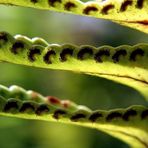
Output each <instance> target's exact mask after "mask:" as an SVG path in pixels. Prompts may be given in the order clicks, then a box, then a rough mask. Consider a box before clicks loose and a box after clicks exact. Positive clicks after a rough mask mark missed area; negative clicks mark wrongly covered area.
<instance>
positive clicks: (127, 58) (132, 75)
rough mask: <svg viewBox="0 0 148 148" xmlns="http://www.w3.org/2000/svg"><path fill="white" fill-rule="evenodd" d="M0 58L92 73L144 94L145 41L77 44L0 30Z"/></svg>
mask: <svg viewBox="0 0 148 148" xmlns="http://www.w3.org/2000/svg"><path fill="white" fill-rule="evenodd" d="M0 61H6V62H10V63H15V64H21V65H27V66H34V67H41V68H50V69H58V70H69V71H74V72H81V73H86V74H90V75H96V76H100V77H104V78H107V79H110V80H114V81H116V82H119V83H122V84H126V85H128V86H131V87H133V88H135V89H137V90H139V91H140V92H141V93H142V94H143V95H145V96H146V97H147V98H148V65H147V62H148V44H144V43H141V44H137V45H134V46H129V45H122V46H119V47H111V46H101V47H98V48H96V47H92V46H89V45H83V46H80V47H78V46H76V45H70V44H64V45H57V44H48V43H47V42H46V41H44V40H43V39H40V38H34V39H29V38H27V37H25V36H21V35H17V36H15V37H13V36H12V35H10V34H9V33H6V32H1V33H0Z"/></svg>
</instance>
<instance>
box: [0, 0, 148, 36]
mask: <svg viewBox="0 0 148 148" xmlns="http://www.w3.org/2000/svg"><path fill="white" fill-rule="evenodd" d="M0 4H5V5H17V6H23V7H32V8H37V9H44V10H52V11H58V12H64V13H72V14H77V15H85V16H90V17H95V18H102V19H108V20H112V21H114V22H117V23H119V24H121V25H125V26H129V27H132V28H136V29H139V30H141V31H143V32H145V33H148V13H147V10H148V1H147V0H105V1H97V0H96V1H89V2H82V1H80V0H0Z"/></svg>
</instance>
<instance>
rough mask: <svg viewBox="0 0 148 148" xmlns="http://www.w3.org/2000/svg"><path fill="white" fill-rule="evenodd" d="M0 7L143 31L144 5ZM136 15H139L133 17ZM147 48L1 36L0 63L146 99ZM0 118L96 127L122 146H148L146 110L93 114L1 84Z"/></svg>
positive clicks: (22, 2) (58, 1)
mask: <svg viewBox="0 0 148 148" xmlns="http://www.w3.org/2000/svg"><path fill="white" fill-rule="evenodd" d="M0 4H5V5H17V6H25V7H32V8H37V9H44V10H52V11H58V12H66V13H73V14H78V15H85V16H91V17H96V18H103V19H108V20H111V21H113V22H117V23H119V24H123V25H125V26H129V27H132V28H136V29H139V30H141V31H143V32H145V33H148V27H147V25H148V20H147V18H148V14H147V9H148V1H146V0H121V1H119V0H106V1H91V2H85V3H84V2H81V1H79V0H54V1H53V0H45V1H42V0H13V1H10V0H0ZM135 14H139V15H135ZM147 49H148V44H146V43H140V44H137V45H134V46H129V45H121V46H119V47H111V46H106V45H105V46H101V47H98V48H96V47H93V46H90V45H83V46H76V45H71V44H64V45H59V44H49V43H48V42H47V41H45V40H43V39H42V38H33V39H30V38H28V37H26V36H22V35H16V36H14V37H13V36H12V35H11V34H9V33H7V32H0V61H1V62H10V63H14V64H21V65H27V66H33V67H40V68H50V69H58V70H68V71H74V72H79V73H85V74H90V75H95V76H99V77H104V78H107V79H110V80H113V81H116V82H119V83H122V84H126V85H128V86H130V87H133V88H135V89H137V90H139V91H140V92H141V93H142V94H143V95H144V96H145V97H146V99H148V65H147V62H148V50H147ZM0 115H2V116H10V117H19V118H25V119H37V120H45V121H52V122H57V121H58V122H62V123H67V124H74V125H80V126H86V127H90V128H96V129H98V130H101V131H103V132H105V133H108V134H110V135H112V136H114V137H116V138H119V139H121V140H123V141H125V142H127V143H128V144H129V145H131V146H132V147H138V148H146V147H148V141H147V139H148V126H147V123H148V108H147V107H145V106H140V105H134V106H131V107H129V108H126V109H114V110H109V111H105V110H97V111H92V110H91V109H89V108H87V107H85V106H81V105H77V104H75V103H74V102H71V101H69V100H63V101H60V100H59V99H58V98H55V97H51V96H48V97H44V96H42V95H41V94H39V93H37V92H34V91H26V90H25V89H23V88H20V87H18V86H11V87H9V88H7V87H5V86H2V85H1V86H0Z"/></svg>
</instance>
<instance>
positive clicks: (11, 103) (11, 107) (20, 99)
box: [0, 85, 148, 148]
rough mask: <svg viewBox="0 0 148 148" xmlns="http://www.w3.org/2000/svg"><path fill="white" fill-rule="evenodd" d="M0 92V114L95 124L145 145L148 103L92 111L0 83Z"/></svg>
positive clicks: (118, 136)
mask: <svg viewBox="0 0 148 148" xmlns="http://www.w3.org/2000/svg"><path fill="white" fill-rule="evenodd" d="M0 95H1V97H0V105H1V106H0V115H3V116H10V117H19V118H25V119H37V120H46V121H53V122H57V121H58V122H62V123H67V124H76V125H80V126H86V127H91V128H96V129H99V130H101V131H103V132H106V133H108V134H110V135H112V136H114V137H117V138H119V139H121V140H123V141H126V142H127V143H129V144H130V145H131V146H133V147H139V148H145V147H147V146H148V141H147V139H148V126H147V122H148V108H147V107H144V106H138V105H137V106H131V107H129V108H126V109H116V110H110V111H105V110H96V111H91V110H90V109H89V108H87V107H85V106H81V105H77V104H75V103H73V102H71V101H68V100H63V101H60V100H59V99H58V98H55V97H51V96H48V97H44V96H42V95H41V94H39V93H37V92H34V91H31V90H29V91H26V90H24V89H23V88H20V87H18V86H11V87H9V88H7V87H5V86H2V85H1V86H0Z"/></svg>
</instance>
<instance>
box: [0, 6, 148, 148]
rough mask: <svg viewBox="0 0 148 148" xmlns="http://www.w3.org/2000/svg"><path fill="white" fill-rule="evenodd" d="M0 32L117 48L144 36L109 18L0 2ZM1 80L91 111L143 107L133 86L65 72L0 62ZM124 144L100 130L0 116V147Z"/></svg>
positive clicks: (81, 147)
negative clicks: (22, 6) (139, 105)
mask: <svg viewBox="0 0 148 148" xmlns="http://www.w3.org/2000/svg"><path fill="white" fill-rule="evenodd" d="M0 30H1V31H8V32H10V33H11V34H13V35H15V34H23V35H26V36H28V37H30V38H32V37H36V36H39V37H43V38H44V39H46V40H47V41H48V42H49V43H59V44H62V43H73V44H77V45H82V44H90V45H94V46H101V45H104V44H108V45H112V46H118V45H121V44H130V45H133V44H136V43H138V42H147V43H148V36H147V35H146V34H144V33H141V32H139V31H136V30H132V29H129V28H126V27H122V26H119V25H117V24H114V23H111V22H109V21H105V20H100V19H95V18H88V17H81V16H75V15H69V14H60V13H55V12H50V11H42V10H36V9H30V8H19V7H14V6H13V7H12V6H8V7H5V6H0ZM0 71H1V75H0V84H3V85H6V86H10V85H12V84H16V85H19V86H22V87H24V88H25V89H32V90H35V91H38V92H40V93H42V94H44V95H53V96H57V97H60V98H61V99H70V100H73V101H75V102H76V103H78V104H84V105H87V106H88V107H90V108H92V109H112V108H117V107H128V106H129V105H132V104H143V105H147V103H146V102H145V100H144V98H143V97H142V96H141V95H140V94H139V93H138V92H136V91H135V90H133V89H131V88H128V87H126V86H123V85H119V84H117V83H114V82H112V81H109V80H106V79H102V78H98V77H94V76H93V77H92V76H88V75H84V74H76V73H71V72H64V71H54V70H46V69H39V68H38V69H37V68H33V67H25V66H20V65H13V64H8V63H0ZM26 147H27V148H111V147H113V148H115V147H117V148H118V147H120V148H128V146H127V145H126V144H124V143H123V142H121V141H118V140H117V139H114V138H112V137H110V136H108V135H106V134H104V133H102V132H99V131H96V130H92V129H87V128H83V127H77V126H72V125H64V124H60V123H50V122H43V121H31V120H23V119H15V118H6V117H0V148H26Z"/></svg>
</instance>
